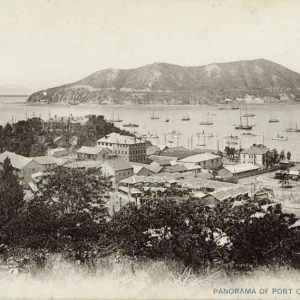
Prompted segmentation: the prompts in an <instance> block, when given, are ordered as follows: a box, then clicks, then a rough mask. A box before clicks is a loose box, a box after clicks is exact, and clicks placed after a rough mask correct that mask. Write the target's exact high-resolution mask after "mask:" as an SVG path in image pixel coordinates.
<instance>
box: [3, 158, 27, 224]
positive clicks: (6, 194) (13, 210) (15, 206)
mask: <svg viewBox="0 0 300 300" xmlns="http://www.w3.org/2000/svg"><path fill="white" fill-rule="evenodd" d="M24 205H25V202H24V192H23V189H22V186H21V185H20V181H19V178H18V176H17V175H16V174H14V171H13V167H12V165H11V162H10V159H9V158H6V159H5V160H4V163H3V170H1V171H0V229H1V228H2V229H3V227H4V226H5V225H7V224H8V223H10V222H11V221H12V220H13V219H15V218H16V217H17V216H18V214H19V213H20V210H21V209H22V208H23V207H24Z"/></svg>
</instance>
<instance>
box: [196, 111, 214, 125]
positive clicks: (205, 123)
mask: <svg viewBox="0 0 300 300" xmlns="http://www.w3.org/2000/svg"><path fill="white" fill-rule="evenodd" d="M199 125H214V123H213V121H212V116H211V118H210V120H209V113H208V114H207V116H206V121H202V122H200V123H199Z"/></svg>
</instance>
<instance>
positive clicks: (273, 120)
mask: <svg viewBox="0 0 300 300" xmlns="http://www.w3.org/2000/svg"><path fill="white" fill-rule="evenodd" d="M278 122H279V120H278V119H276V118H272V113H270V120H269V123H278Z"/></svg>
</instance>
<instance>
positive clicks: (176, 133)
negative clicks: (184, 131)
mask: <svg viewBox="0 0 300 300" xmlns="http://www.w3.org/2000/svg"><path fill="white" fill-rule="evenodd" d="M169 134H170V135H181V133H180V132H177V131H176V130H174V129H173V130H172V131H171V132H170V133H169Z"/></svg>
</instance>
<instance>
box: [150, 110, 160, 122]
mask: <svg viewBox="0 0 300 300" xmlns="http://www.w3.org/2000/svg"><path fill="white" fill-rule="evenodd" d="M158 119H159V117H157V116H155V115H154V110H153V112H152V117H151V120H158Z"/></svg>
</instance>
